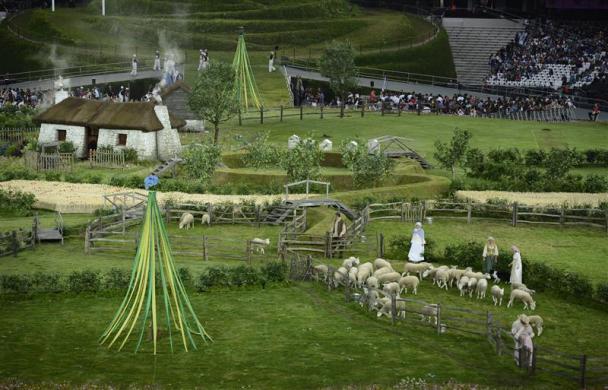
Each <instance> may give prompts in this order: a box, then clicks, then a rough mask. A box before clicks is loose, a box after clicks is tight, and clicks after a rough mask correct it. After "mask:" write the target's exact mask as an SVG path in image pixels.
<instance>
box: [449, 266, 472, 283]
mask: <svg viewBox="0 0 608 390" xmlns="http://www.w3.org/2000/svg"><path fill="white" fill-rule="evenodd" d="M467 270H469V271H470V270H471V268H470V267H469V268H466V269H458V268H456V266H452V268H450V278H449V281H450V288H452V285H453V284H454V282H456V284H458V281H459V280H460V278H461V277H462V275H463V274H464V273H465V272H466V271H467Z"/></svg>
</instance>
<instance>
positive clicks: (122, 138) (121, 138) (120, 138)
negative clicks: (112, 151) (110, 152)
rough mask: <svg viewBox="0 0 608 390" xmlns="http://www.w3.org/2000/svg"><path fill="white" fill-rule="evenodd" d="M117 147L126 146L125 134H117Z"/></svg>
mask: <svg viewBox="0 0 608 390" xmlns="http://www.w3.org/2000/svg"><path fill="white" fill-rule="evenodd" d="M116 145H118V146H126V145H127V135H126V134H118V143H117V144H116Z"/></svg>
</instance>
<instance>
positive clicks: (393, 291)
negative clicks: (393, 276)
mask: <svg viewBox="0 0 608 390" xmlns="http://www.w3.org/2000/svg"><path fill="white" fill-rule="evenodd" d="M399 290H400V287H399V283H397V282H390V283H386V284H385V285H384V287H382V291H384V293H386V294H388V295H396V296H398V295H399Z"/></svg>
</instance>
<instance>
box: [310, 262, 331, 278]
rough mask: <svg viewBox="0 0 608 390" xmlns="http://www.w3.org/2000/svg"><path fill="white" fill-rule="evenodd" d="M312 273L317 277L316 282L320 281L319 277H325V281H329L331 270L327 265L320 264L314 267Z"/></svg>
mask: <svg viewBox="0 0 608 390" xmlns="http://www.w3.org/2000/svg"><path fill="white" fill-rule="evenodd" d="M312 273H313V274H314V275H315V278H316V280H317V281H318V280H319V275H321V276H323V281H326V280H327V275H328V273H329V268H328V267H327V266H326V265H325V264H319V265H315V266H314V267H312Z"/></svg>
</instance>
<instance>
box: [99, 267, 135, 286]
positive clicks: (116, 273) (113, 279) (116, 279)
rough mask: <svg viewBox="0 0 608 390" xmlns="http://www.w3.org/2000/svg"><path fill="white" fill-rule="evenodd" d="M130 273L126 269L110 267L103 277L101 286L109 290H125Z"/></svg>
mask: <svg viewBox="0 0 608 390" xmlns="http://www.w3.org/2000/svg"><path fill="white" fill-rule="evenodd" d="M130 279H131V274H130V273H129V272H128V271H125V270H122V269H119V268H112V269H110V270H109V271H108V272H107V273H106V274H105V275H104V277H103V286H104V288H106V289H110V290H126V289H127V287H129V281H130Z"/></svg>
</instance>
